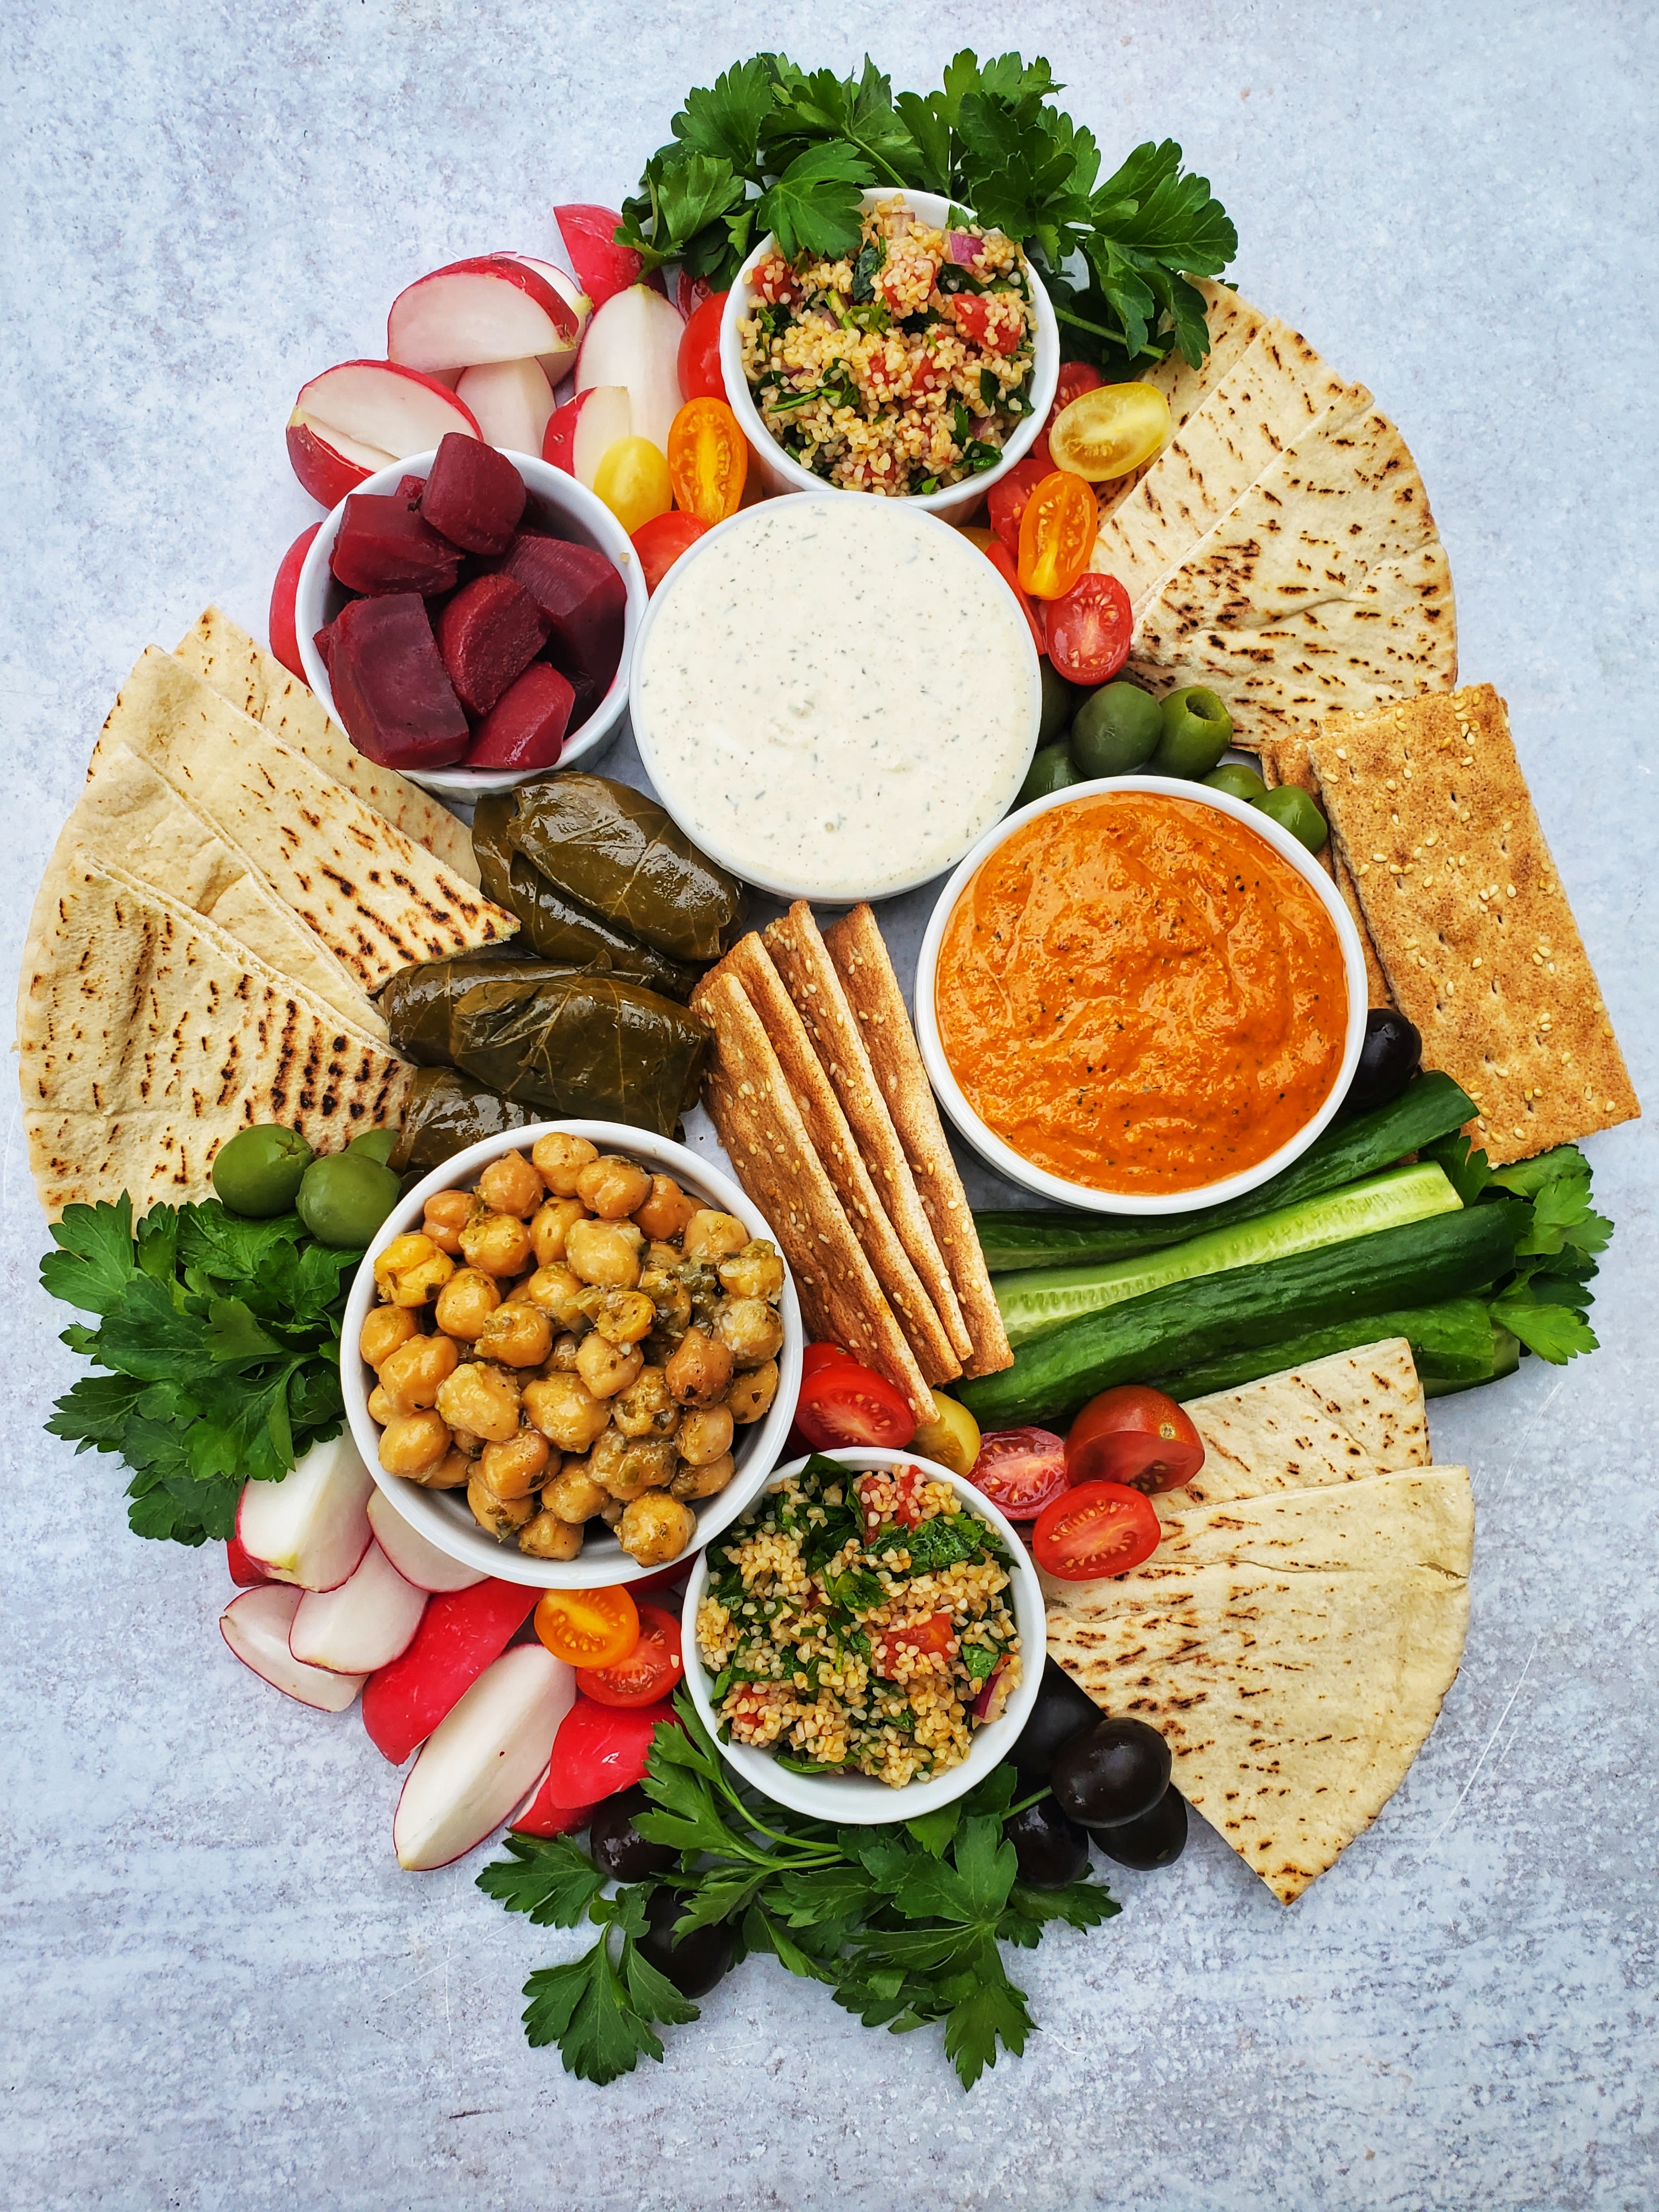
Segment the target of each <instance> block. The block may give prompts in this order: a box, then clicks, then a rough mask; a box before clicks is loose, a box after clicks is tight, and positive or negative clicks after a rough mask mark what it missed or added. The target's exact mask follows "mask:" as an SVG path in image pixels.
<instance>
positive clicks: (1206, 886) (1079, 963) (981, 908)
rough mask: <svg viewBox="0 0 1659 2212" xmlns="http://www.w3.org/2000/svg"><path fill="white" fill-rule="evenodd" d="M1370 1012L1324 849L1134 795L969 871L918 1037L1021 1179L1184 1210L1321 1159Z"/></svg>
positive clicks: (1124, 792) (1193, 787) (937, 1075)
mask: <svg viewBox="0 0 1659 2212" xmlns="http://www.w3.org/2000/svg"><path fill="white" fill-rule="evenodd" d="M1365 1002H1366V986H1365V969H1364V960H1363V957H1362V955H1361V952H1360V947H1359V938H1358V932H1357V931H1356V929H1355V927H1354V925H1353V922H1352V920H1351V918H1350V916H1349V915H1348V913H1347V910H1346V908H1345V907H1344V905H1343V904H1342V901H1341V899H1340V896H1339V895H1338V892H1337V890H1336V887H1335V885H1334V884H1333V883H1332V881H1331V879H1330V878H1329V877H1328V875H1327V874H1326V873H1325V871H1324V869H1323V868H1322V866H1321V865H1320V863H1319V862H1318V860H1316V859H1315V858H1314V856H1313V855H1312V854H1310V853H1309V852H1308V851H1307V849H1306V848H1305V847H1304V846H1302V845H1300V844H1298V843H1297V841H1296V839H1294V838H1293V837H1292V836H1290V834H1289V832H1288V831H1286V830H1285V829H1281V828H1280V827H1279V824H1278V823H1276V822H1273V821H1272V820H1270V819H1269V818H1268V817H1266V816H1265V815H1263V814H1261V812H1260V811H1258V810H1257V809H1255V807H1252V806H1249V805H1246V804H1245V803H1244V802H1243V800H1241V799H1234V798H1232V797H1231V796H1230V795H1229V794H1228V793H1225V792H1219V791H1212V790H1211V789H1209V788H1208V787H1206V786H1204V785H1202V784H1195V783H1182V782H1176V781H1173V780H1172V779H1170V778H1169V777H1164V776H1145V775H1139V776H1116V777H1113V778H1110V779H1109V780H1108V781H1103V782H1099V783H1088V784H1073V785H1072V786H1071V787H1069V788H1067V789H1066V790H1064V791H1060V792H1056V793H1054V794H1053V795H1052V796H1051V797H1049V798H1047V799H1037V800H1036V801H1034V802H1033V804H1032V805H1030V806H1025V807H1022V808H1021V809H1020V810H1019V811H1018V812H1017V813H1013V814H1011V815H1010V816H1009V817H1007V819H1006V821H1004V822H1001V823H999V824H998V826H997V827H996V829H994V830H992V831H990V832H989V833H988V835H987V836H984V837H982V838H981V840H980V842H979V843H978V844H977V845H976V846H975V848H974V849H973V850H972V851H971V852H970V853H969V854H968V855H967V857H966V859H965V860H963V862H962V864H961V866H959V867H958V868H957V871H956V872H955V873H954V875H952V877H951V879H950V881H949V883H948V884H946V885H945V890H944V892H943V894H942V896H940V898H939V903H938V905H937V906H936V907H935V908H934V909H933V918H932V920H931V921H930V922H929V924H928V927H927V935H926V936H925V937H924V939H923V940H922V947H921V961H920V963H919V966H918V969H917V975H916V1032H917V1036H918V1039H919V1041H920V1042H921V1052H922V1058H923V1060H925V1062H926V1063H927V1073H928V1075H929V1077H930V1078H931V1079H932V1081H933V1088H934V1090H935V1091H937V1092H938V1093H939V1098H940V1100H941V1102H942V1103H943V1104H944V1106H945V1111H946V1112H947V1113H948V1114H949V1115H950V1116H951V1120H952V1121H954V1122H955V1123H956V1125H957V1128H958V1129H960V1130H961V1132H962V1133H963V1136H964V1137H966V1138H967V1139H968V1140H969V1143H970V1144H971V1145H972V1146H974V1147H975V1150H976V1151H977V1152H979V1153H980V1154H981V1157H982V1158H985V1159H986V1160H987V1162H988V1163H989V1164H990V1165H991V1166H993V1167H994V1168H995V1169H997V1170H999V1172H1000V1173H1001V1174H1002V1175H1004V1176H1007V1177H1008V1179H1009V1180H1010V1181H1011V1182H1017V1183H1019V1184H1021V1185H1023V1186H1024V1188H1026V1189H1028V1190H1032V1191H1036V1192H1038V1193H1040V1194H1042V1196H1043V1197H1045V1198H1049V1199H1054V1200H1058V1201H1060V1203H1063V1204H1066V1205H1069V1206H1086V1207H1090V1208H1091V1209H1093V1210H1094V1211H1096V1212H1110V1213H1179V1212H1185V1211H1187V1210H1188V1209H1190V1208H1192V1207H1194V1206H1208V1205H1213V1204H1215V1203H1217V1202H1218V1200H1222V1199H1226V1198H1233V1197H1237V1195H1239V1194H1241V1193H1243V1192H1244V1191H1247V1190H1251V1189H1254V1188H1255V1185H1256V1184H1257V1183H1260V1182H1265V1181H1266V1180H1267V1177H1268V1176H1272V1175H1276V1174H1277V1173H1278V1172H1279V1170H1280V1169H1281V1168H1284V1167H1287V1166H1288V1165H1289V1164H1290V1163H1291V1161H1292V1160H1293V1159H1295V1158H1297V1155H1298V1154H1299V1153H1301V1152H1304V1151H1305V1150H1306V1148H1307V1147H1308V1146H1310V1144H1311V1143H1312V1142H1313V1140H1314V1139H1315V1138H1316V1136H1317V1135H1318V1134H1319V1133H1320V1131H1321V1130H1322V1128H1324V1127H1325V1126H1326V1124H1327V1123H1328V1121H1330V1119H1331V1116H1332V1115H1334V1113H1335V1111H1336V1109H1337V1108H1338V1106H1339V1105H1340V1103H1341V1100H1342V1097H1343V1095H1344V1093H1345V1092H1346V1090H1347V1087H1348V1084H1349V1082H1350V1080H1351V1079H1352V1075H1353V1072H1354V1068H1355V1066H1357V1064H1358V1058H1359V1048H1360V1045H1361V1043H1362V1042H1363V1040H1364V1030H1365Z"/></svg>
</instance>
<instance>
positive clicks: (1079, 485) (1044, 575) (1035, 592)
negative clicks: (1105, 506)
mask: <svg viewBox="0 0 1659 2212" xmlns="http://www.w3.org/2000/svg"><path fill="white" fill-rule="evenodd" d="M1099 534H1100V509H1099V507H1097V505H1096V503H1095V495H1094V493H1093V491H1092V490H1091V489H1090V487H1089V486H1088V485H1087V484H1086V483H1084V481H1083V479H1082V477H1077V476H1073V475H1072V474H1071V473H1070V472H1069V471H1067V470H1066V469H1056V470H1055V471H1054V474H1053V476H1051V477H1044V478H1043V479H1042V483H1040V484H1038V485H1037V487H1036V489H1035V490H1034V491H1033V492H1032V494H1031V495H1030V498H1029V499H1028V500H1027V501H1026V502H1025V512H1024V513H1023V514H1022V515H1021V516H1020V518H1019V571H1018V574H1019V581H1020V588H1021V589H1022V590H1023V591H1027V592H1030V594H1031V596H1032V598H1033V599H1064V597H1065V596H1066V592H1069V591H1070V590H1071V588H1072V586H1073V584H1074V583H1076V581H1077V580H1078V578H1079V576H1080V575H1081V574H1083V572H1084V570H1085V568H1087V567H1088V565H1089V556H1090V555H1091V553H1092V552H1093V551H1094V550H1095V539H1096V538H1097V537H1098V536H1099Z"/></svg>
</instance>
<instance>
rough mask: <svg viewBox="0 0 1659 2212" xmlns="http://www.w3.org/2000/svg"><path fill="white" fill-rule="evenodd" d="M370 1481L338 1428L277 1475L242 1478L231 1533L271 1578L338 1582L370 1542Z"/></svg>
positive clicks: (318, 1585)
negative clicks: (268, 1478)
mask: <svg viewBox="0 0 1659 2212" xmlns="http://www.w3.org/2000/svg"><path fill="white" fill-rule="evenodd" d="M373 1489H374V1482H373V1480H371V1478H370V1475H369V1472H368V1468H366V1467H365V1466H364V1465H363V1463H362V1460H361V1459H359V1458H358V1456H357V1447H356V1444H354V1443H352V1441H351V1438H350V1437H349V1436H347V1435H345V1434H343V1433H342V1434H341V1435H339V1436H337V1437H334V1438H333V1439H332V1440H331V1442H330V1443H325V1444H313V1446H312V1447H311V1449H310V1450H309V1451H308V1452H307V1454H306V1455H305V1457H304V1458H303V1459H302V1460H301V1462H300V1464H299V1465H298V1467H296V1468H294V1470H293V1471H292V1473H291V1474H285V1475H284V1476H283V1479H282V1480H281V1481H280V1482H247V1483H244V1484H243V1486H242V1495H241V1499H240V1503H239V1504H238V1506H237V1508H236V1534H237V1539H238V1541H240V1544H241V1547H242V1549H243V1550H244V1552H245V1553H246V1554H247V1557H248V1559H250V1561H252V1564H253V1565H256V1566H258V1567H260V1568H262V1569H263V1570H264V1572H265V1573H266V1574H268V1575H269V1576H270V1579H271V1580H272V1582H276V1583H298V1584H299V1586H300V1587H301V1589H313V1590H326V1589H338V1588H339V1586H340V1584H341V1583H343V1582H344V1581H345V1580H346V1578H347V1577H348V1576H349V1575H351V1574H354V1573H355V1572H356V1569H357V1565H358V1563H359V1561H360V1560H361V1559H362V1556H363V1553H365V1552H366V1551H367V1550H368V1547H369V1541H370V1538H369V1528H368V1498H369V1492H371V1491H372V1490H373Z"/></svg>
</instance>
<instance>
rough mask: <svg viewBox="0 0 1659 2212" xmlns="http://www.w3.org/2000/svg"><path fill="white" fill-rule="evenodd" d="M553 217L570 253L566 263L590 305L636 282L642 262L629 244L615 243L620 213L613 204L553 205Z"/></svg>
mask: <svg viewBox="0 0 1659 2212" xmlns="http://www.w3.org/2000/svg"><path fill="white" fill-rule="evenodd" d="M553 220H554V222H556V223H557V224H558V226H559V236H560V237H561V238H562V240H564V250H565V252H567V253H568V255H569V256H570V265H571V267H572V268H573V269H574V270H575V272H576V282H577V283H579V284H580V286H581V288H582V289H583V291H584V292H586V295H587V296H588V298H589V299H590V300H591V301H592V302H593V305H594V307H595V308H596V309H597V308H599V307H603V306H604V305H605V301H607V300H609V299H611V297H612V296H613V295H615V294H616V293H617V292H625V291H626V290H627V289H628V288H629V285H630V284H637V283H639V281H640V272H641V268H642V266H643V264H642V263H641V259H640V257H639V255H638V254H637V253H636V252H635V251H634V249H633V247H632V246H618V245H617V241H616V235H615V234H616V233H617V231H618V230H619V229H620V228H622V216H621V215H620V213H619V212H618V210H617V209H615V208H608V207H595V206H593V205H592V204H590V203H581V204H575V205H573V206H570V207H556V208H555V209H554V210H553Z"/></svg>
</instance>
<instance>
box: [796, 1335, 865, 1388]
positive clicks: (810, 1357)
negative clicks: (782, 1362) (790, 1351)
mask: <svg viewBox="0 0 1659 2212" xmlns="http://www.w3.org/2000/svg"><path fill="white" fill-rule="evenodd" d="M843 1364H844V1365H846V1366H848V1367H850V1366H852V1365H853V1364H854V1360H853V1355H852V1353H851V1352H843V1351H842V1348H841V1346H840V1345H838V1344H809V1345H808V1346H807V1347H806V1349H805V1352H802V1354H801V1356H800V1379H801V1381H802V1382H803V1383H805V1380H806V1378H807V1376H809V1375H816V1374H817V1371H818V1370H819V1368H820V1367H836V1366H840V1365H843Z"/></svg>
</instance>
